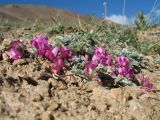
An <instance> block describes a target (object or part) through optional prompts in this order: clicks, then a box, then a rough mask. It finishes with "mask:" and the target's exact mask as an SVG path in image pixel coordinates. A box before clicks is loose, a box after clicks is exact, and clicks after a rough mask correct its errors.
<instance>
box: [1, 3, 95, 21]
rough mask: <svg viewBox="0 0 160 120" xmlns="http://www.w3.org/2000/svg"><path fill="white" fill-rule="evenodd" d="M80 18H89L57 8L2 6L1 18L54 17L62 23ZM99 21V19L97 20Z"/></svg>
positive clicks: (48, 18) (46, 18)
mask: <svg viewBox="0 0 160 120" xmlns="http://www.w3.org/2000/svg"><path fill="white" fill-rule="evenodd" d="M78 16H79V19H80V20H84V21H87V20H89V19H90V17H89V16H86V15H80V14H76V13H73V12H70V11H65V10H60V9H57V8H52V7H47V6H33V5H20V4H10V5H0V18H7V19H16V20H36V19H41V20H46V21H47V20H51V18H52V17H55V18H58V20H60V21H69V22H71V23H72V22H75V21H77V19H78ZM95 19H96V20H98V18H95Z"/></svg>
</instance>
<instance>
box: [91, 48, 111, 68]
mask: <svg viewBox="0 0 160 120" xmlns="http://www.w3.org/2000/svg"><path fill="white" fill-rule="evenodd" d="M92 62H93V63H94V64H95V65H98V64H102V65H104V66H110V65H111V64H112V57H111V56H110V55H109V53H108V52H106V51H105V49H104V48H103V47H97V48H96V50H95V53H94V55H93V57H92Z"/></svg>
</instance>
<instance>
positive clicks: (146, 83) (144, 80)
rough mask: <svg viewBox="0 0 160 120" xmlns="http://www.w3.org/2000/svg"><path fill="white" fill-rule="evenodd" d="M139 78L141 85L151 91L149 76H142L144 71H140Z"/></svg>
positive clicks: (151, 85)
mask: <svg viewBox="0 0 160 120" xmlns="http://www.w3.org/2000/svg"><path fill="white" fill-rule="evenodd" d="M140 80H141V84H142V86H143V87H144V88H145V89H146V91H147V92H151V91H152V88H153V84H152V83H151V82H149V78H146V77H145V76H144V73H142V75H141V78H140Z"/></svg>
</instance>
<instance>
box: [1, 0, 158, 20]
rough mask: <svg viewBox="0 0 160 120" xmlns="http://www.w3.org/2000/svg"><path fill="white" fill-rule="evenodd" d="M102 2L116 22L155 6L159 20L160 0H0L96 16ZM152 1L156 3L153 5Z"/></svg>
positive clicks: (102, 11)
mask: <svg viewBox="0 0 160 120" xmlns="http://www.w3.org/2000/svg"><path fill="white" fill-rule="evenodd" d="M124 1H125V10H124V16H123V7H124ZM104 2H106V6H107V18H108V19H111V20H113V21H116V22H121V23H127V22H129V21H131V19H132V18H133V17H134V16H135V14H136V13H137V12H138V11H143V12H144V14H148V13H149V12H150V11H151V9H152V8H155V9H154V10H153V11H154V13H155V15H156V16H157V18H158V20H160V19H159V18H160V0H0V4H13V3H14V4H16V3H18V4H34V5H47V6H51V7H56V8H60V9H65V10H69V11H73V12H76V13H81V14H87V15H94V16H97V17H103V14H104V6H103V3H104ZM154 3H156V4H155V7H154Z"/></svg>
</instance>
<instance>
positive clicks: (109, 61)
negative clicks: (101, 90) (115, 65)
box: [106, 55, 113, 66]
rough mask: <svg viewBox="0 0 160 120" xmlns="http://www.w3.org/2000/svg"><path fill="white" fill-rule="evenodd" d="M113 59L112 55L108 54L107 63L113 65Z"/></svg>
mask: <svg viewBox="0 0 160 120" xmlns="http://www.w3.org/2000/svg"><path fill="white" fill-rule="evenodd" d="M112 61H113V59H112V57H111V56H110V55H108V56H107V61H106V64H107V65H108V66H111V65H112Z"/></svg>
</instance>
